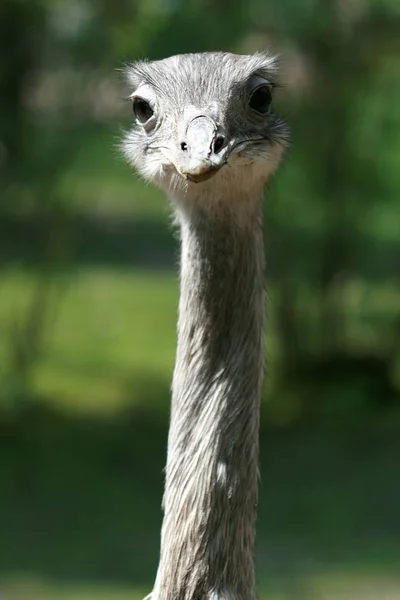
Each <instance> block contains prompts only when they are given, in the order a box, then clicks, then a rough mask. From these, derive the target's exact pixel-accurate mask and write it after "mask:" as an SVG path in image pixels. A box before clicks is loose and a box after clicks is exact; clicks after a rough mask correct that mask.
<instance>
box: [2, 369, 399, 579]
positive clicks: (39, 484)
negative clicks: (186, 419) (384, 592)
mask: <svg viewBox="0 0 400 600" xmlns="http://www.w3.org/2000/svg"><path fill="white" fill-rule="evenodd" d="M152 386H153V389H155V385H154V378H153V381H152V383H151V385H150V383H149V386H148V387H149V389H151V387H152ZM158 387H159V390H158V392H160V391H161V390H162V389H163V390H164V393H163V394H162V396H164V397H165V398H166V402H165V403H163V405H160V401H159V399H160V395H159V394H158V401H157V402H156V404H157V409H156V410H154V408H153V406H152V404H151V400H150V398H147V399H145V402H146V405H147V408H146V409H140V410H134V409H131V410H127V411H125V412H123V413H121V414H118V416H116V417H114V418H106V419H100V418H90V417H85V418H80V419H79V418H76V417H70V416H67V415H65V414H62V413H59V412H55V411H54V410H52V409H50V408H48V407H46V406H45V405H44V404H42V403H40V402H39V401H37V400H36V401H35V400H34V399H31V400H30V402H29V403H28V404H27V405H26V408H25V409H24V410H21V411H20V412H19V414H18V415H17V414H14V415H10V414H9V415H6V414H5V413H2V415H1V421H0V471H1V479H0V486H1V488H0V530H1V537H0V574H1V576H4V577H6V578H7V577H10V576H12V575H13V574H16V573H23V572H26V573H29V574H31V575H37V576H38V577H39V576H40V577H46V578H47V579H49V580H56V581H57V580H59V581H63V582H78V581H82V582H84V581H92V582H118V583H120V584H127V583H131V584H133V583H134V584H135V585H138V586H144V587H146V586H148V587H150V586H151V584H152V581H153V578H154V575H155V572H156V567H157V558H158V544H159V529H160V524H161V516H162V514H161V509H160V504H161V498H162V488H163V466H164V463H165V457H166V439H167V426H168V400H167V391H166V390H165V385H164V384H163V383H161V382H160V383H159V386H158ZM399 429H400V427H397V426H393V425H392V426H391V427H388V426H384V425H383V424H380V425H378V426H377V425H376V423H375V425H374V424H373V422H372V421H370V422H369V423H365V424H364V425H363V426H361V425H358V426H348V425H346V426H345V425H341V426H338V424H336V425H332V426H329V425H327V424H325V425H324V426H322V427H321V426H319V427H318V428H310V427H305V426H304V427H302V426H298V427H296V428H285V429H280V428H274V427H271V426H270V425H267V424H265V423H264V424H263V426H262V429H261V438H260V439H261V492H260V504H259V519H258V545H257V548H258V550H257V561H258V567H259V571H258V572H259V574H260V577H259V578H260V581H263V580H264V578H265V577H268V576H270V575H275V576H276V575H278V576H279V575H280V574H282V575H284V576H285V577H287V576H290V575H291V573H292V574H295V573H296V572H303V573H305V572H307V571H308V570H310V568H311V569H314V570H315V571H319V570H321V571H323V570H324V569H329V568H336V567H337V568H340V567H344V566H346V568H349V567H351V566H352V565H354V566H355V567H359V566H361V567H362V568H368V565H371V567H373V568H374V569H381V570H382V571H384V572H385V571H388V572H390V571H391V570H392V569H394V565H395V564H396V562H398V560H399V559H400V513H399V510H398V506H399V503H400V480H399V479H398V478H396V477H394V476H393V474H394V473H396V472H397V469H398V464H399V461H400V435H399Z"/></svg>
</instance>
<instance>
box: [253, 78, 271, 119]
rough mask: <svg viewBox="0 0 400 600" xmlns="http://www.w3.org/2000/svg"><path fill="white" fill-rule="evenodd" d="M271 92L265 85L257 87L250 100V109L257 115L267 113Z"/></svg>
mask: <svg viewBox="0 0 400 600" xmlns="http://www.w3.org/2000/svg"><path fill="white" fill-rule="evenodd" d="M271 100H272V97H271V91H270V89H269V87H268V86H267V85H263V86H262V87H259V88H258V89H257V90H256V91H255V92H254V94H253V95H252V97H251V98H250V102H249V105H250V108H252V109H253V110H256V111H257V112H259V113H266V112H268V109H269V106H270V104H271Z"/></svg>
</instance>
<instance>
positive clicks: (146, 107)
mask: <svg viewBox="0 0 400 600" xmlns="http://www.w3.org/2000/svg"><path fill="white" fill-rule="evenodd" d="M133 112H134V115H135V117H136V119H137V120H138V121H139V123H142V124H144V123H147V121H148V120H149V119H150V118H151V117H152V116H153V115H154V110H153V109H152V108H151V106H150V104H149V103H148V102H147V101H146V100H143V98H135V99H134V101H133Z"/></svg>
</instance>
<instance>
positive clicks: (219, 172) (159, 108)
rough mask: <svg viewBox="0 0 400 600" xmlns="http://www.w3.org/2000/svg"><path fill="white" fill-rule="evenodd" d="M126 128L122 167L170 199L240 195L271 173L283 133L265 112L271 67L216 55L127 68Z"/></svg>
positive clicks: (253, 59)
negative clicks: (129, 123)
mask: <svg viewBox="0 0 400 600" xmlns="http://www.w3.org/2000/svg"><path fill="white" fill-rule="evenodd" d="M127 74H128V79H129V84H130V87H131V90H130V92H131V93H130V96H129V98H130V101H131V103H132V107H133V115H134V126H133V128H132V130H131V131H130V132H128V134H127V135H126V137H125V140H124V142H123V150H124V153H125V155H126V157H127V159H128V161H129V162H130V163H131V164H132V165H133V166H134V167H135V168H136V169H137V170H138V171H139V173H140V174H141V175H143V176H144V177H145V178H146V179H147V180H149V181H152V182H153V183H155V184H156V185H158V186H159V187H161V188H162V189H164V190H165V191H167V193H169V194H170V195H171V196H173V197H175V198H177V199H180V200H185V199H186V200H188V199H191V198H192V199H193V198H199V197H202V196H203V197H204V195H206V194H208V193H213V194H214V195H215V190H216V189H219V190H220V191H221V190H223V193H224V195H228V194H229V195H232V194H237V195H240V194H243V193H245V194H248V193H249V188H252V187H255V188H257V189H258V188H260V189H261V188H262V186H263V184H264V183H265V181H266V180H267V178H268V176H269V175H270V174H271V173H272V172H273V171H275V169H276V168H277V166H278V164H279V162H280V160H281V157H282V153H283V150H284V147H285V145H286V143H287V140H288V130H287V127H286V125H285V124H284V123H283V121H282V120H281V119H280V118H278V117H277V116H276V115H275V114H274V112H273V110H272V100H273V95H274V88H275V87H276V86H277V85H278V80H277V64H276V60H275V59H274V58H272V57H270V56H269V55H266V54H255V55H250V56H245V55H235V54H229V53H222V52H212V53H204V54H186V55H178V56H172V57H170V58H166V59H164V60H159V61H154V62H146V61H140V62H136V63H134V64H132V65H130V66H129V67H128V69H127Z"/></svg>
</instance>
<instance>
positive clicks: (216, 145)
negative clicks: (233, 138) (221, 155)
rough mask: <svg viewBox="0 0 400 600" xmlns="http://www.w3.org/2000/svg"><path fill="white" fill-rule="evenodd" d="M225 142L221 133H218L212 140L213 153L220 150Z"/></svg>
mask: <svg viewBox="0 0 400 600" xmlns="http://www.w3.org/2000/svg"><path fill="white" fill-rule="evenodd" d="M224 143H225V138H224V137H223V136H222V135H218V136H217V137H216V138H215V141H214V152H215V154H218V152H220V151H221V150H222V148H223V146H224Z"/></svg>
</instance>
